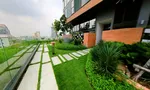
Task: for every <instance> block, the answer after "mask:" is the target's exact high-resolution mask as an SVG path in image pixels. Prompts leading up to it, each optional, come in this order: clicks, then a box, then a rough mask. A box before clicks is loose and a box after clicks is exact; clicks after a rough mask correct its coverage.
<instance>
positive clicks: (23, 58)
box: [9, 53, 31, 69]
mask: <svg viewBox="0 0 150 90" xmlns="http://www.w3.org/2000/svg"><path fill="white" fill-rule="evenodd" d="M30 55H31V53H25V54H24V55H23V56H22V57H21V58H20V59H19V60H18V61H17V62H15V63H14V64H13V65H12V66H11V67H10V68H9V69H12V68H16V67H21V66H22V65H23V64H24V63H25V62H26V60H27V59H28V58H29V56H30Z"/></svg>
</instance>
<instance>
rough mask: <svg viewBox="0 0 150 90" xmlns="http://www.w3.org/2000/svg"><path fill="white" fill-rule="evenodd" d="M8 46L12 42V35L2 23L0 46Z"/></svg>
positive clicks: (0, 27) (0, 25)
mask: <svg viewBox="0 0 150 90" xmlns="http://www.w3.org/2000/svg"><path fill="white" fill-rule="evenodd" d="M2 44H3V46H4V47H8V46H10V45H11V44H12V35H11V34H10V31H9V29H8V28H7V27H6V25H4V24H0V47H2Z"/></svg>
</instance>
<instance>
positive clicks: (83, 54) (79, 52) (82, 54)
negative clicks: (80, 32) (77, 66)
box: [77, 51, 85, 55]
mask: <svg viewBox="0 0 150 90" xmlns="http://www.w3.org/2000/svg"><path fill="white" fill-rule="evenodd" d="M77 53H79V54H81V55H85V53H83V52H81V51H77Z"/></svg>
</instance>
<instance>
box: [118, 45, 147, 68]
mask: <svg viewBox="0 0 150 90" xmlns="http://www.w3.org/2000/svg"><path fill="white" fill-rule="evenodd" d="M149 58H150V43H135V44H132V45H126V44H125V45H124V46H123V47H122V54H121V55H120V57H119V59H120V60H122V61H123V62H124V63H125V64H126V65H128V67H129V70H130V71H134V69H133V67H132V65H133V64H134V63H136V64H140V65H144V64H145V63H146V62H147V60H148V59H149Z"/></svg>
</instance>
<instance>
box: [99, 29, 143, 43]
mask: <svg viewBox="0 0 150 90" xmlns="http://www.w3.org/2000/svg"><path fill="white" fill-rule="evenodd" d="M143 30H144V29H143V28H122V29H116V30H109V31H103V35H102V40H104V41H118V42H123V43H126V44H133V43H136V42H140V41H141V38H142V34H143Z"/></svg>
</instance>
